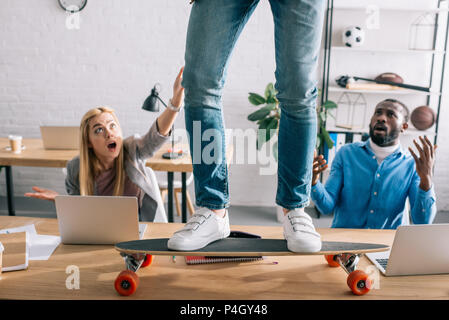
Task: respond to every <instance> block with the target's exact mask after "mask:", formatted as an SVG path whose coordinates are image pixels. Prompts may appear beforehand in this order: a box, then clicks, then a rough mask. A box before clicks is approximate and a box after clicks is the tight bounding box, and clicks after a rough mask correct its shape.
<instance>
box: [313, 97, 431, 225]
mask: <svg viewBox="0 0 449 320" xmlns="http://www.w3.org/2000/svg"><path fill="white" fill-rule="evenodd" d="M408 115H409V111H408V109H407V107H406V106H405V105H404V104H402V103H401V102H399V101H398V100H395V99H386V100H383V101H381V102H380V103H379V104H378V105H377V106H376V108H375V111H374V114H373V116H372V118H371V122H370V139H369V140H367V141H365V142H355V143H351V144H347V145H344V146H343V147H342V148H341V149H340V150H339V151H338V152H337V154H336V155H335V159H334V160H333V162H332V167H331V172H330V175H329V178H328V180H327V182H326V185H325V186H323V185H322V184H321V183H320V182H319V174H320V173H321V172H322V171H323V170H325V169H326V168H327V165H326V161H325V160H324V159H323V156H321V155H320V156H318V157H315V159H314V166H313V177H312V192H311V197H312V199H313V201H314V202H315V205H316V207H317V208H318V210H319V211H320V212H321V213H323V214H330V213H332V212H334V219H333V222H332V227H334V228H373V229H374V228H375V229H396V228H397V227H398V226H399V225H401V224H403V222H405V221H407V217H406V216H405V215H406V214H408V212H407V210H406V206H405V203H406V199H407V197H408V198H409V201H410V213H411V219H412V222H413V223H415V224H426V223H432V221H433V219H434V218H435V214H436V203H435V192H434V188H433V185H432V170H433V165H434V160H435V150H436V146H434V145H433V144H432V143H431V142H430V141H429V139H428V138H427V137H424V138H423V137H419V140H420V142H421V143H418V142H417V141H416V140H413V142H414V145H415V147H416V149H417V152H416V153H415V152H414V151H413V150H412V149H411V148H409V151H410V153H406V152H405V151H404V150H403V149H402V147H401V145H400V143H399V135H400V133H402V132H404V131H405V130H406V129H407V128H408V124H407V121H408Z"/></svg>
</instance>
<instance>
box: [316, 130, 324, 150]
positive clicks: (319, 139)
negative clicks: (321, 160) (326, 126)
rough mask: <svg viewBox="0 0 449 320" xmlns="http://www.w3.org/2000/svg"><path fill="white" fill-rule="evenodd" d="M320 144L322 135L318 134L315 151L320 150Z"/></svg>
mask: <svg viewBox="0 0 449 320" xmlns="http://www.w3.org/2000/svg"><path fill="white" fill-rule="evenodd" d="M322 143H323V135H322V134H321V133H318V134H317V135H316V149H317V150H320V149H321V145H322Z"/></svg>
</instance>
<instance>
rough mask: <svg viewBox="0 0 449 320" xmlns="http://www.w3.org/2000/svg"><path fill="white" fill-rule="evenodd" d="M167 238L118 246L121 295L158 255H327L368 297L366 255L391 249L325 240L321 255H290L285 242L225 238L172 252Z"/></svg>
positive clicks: (132, 287) (131, 289)
mask: <svg viewBox="0 0 449 320" xmlns="http://www.w3.org/2000/svg"><path fill="white" fill-rule="evenodd" d="M167 242H168V238H162V239H145V240H136V241H127V242H121V243H117V244H116V245H115V249H116V250H117V251H119V252H120V254H121V255H122V257H123V258H124V259H125V264H126V269H127V270H125V271H123V272H121V273H120V274H119V276H118V277H117V279H116V280H115V289H116V290H117V292H118V293H119V294H121V295H131V294H133V293H134V292H135V291H136V289H137V286H138V283H139V278H138V276H137V274H136V272H137V270H138V269H139V268H142V267H147V266H149V265H150V264H151V262H152V261H153V256H155V255H166V256H167V255H168V256H245V257H251V256H293V255H296V256H297V255H324V256H325V258H326V261H327V262H328V264H329V266H331V267H338V266H341V267H342V268H343V269H344V270H345V271H346V272H347V273H348V279H347V284H348V286H349V288H350V289H351V290H352V292H353V293H354V294H356V295H363V294H366V293H367V292H368V291H369V290H370V289H371V286H372V281H371V279H369V277H368V275H367V274H366V273H365V272H363V271H361V270H356V267H357V263H358V261H359V258H360V256H361V255H363V254H364V253H368V252H380V251H386V250H389V249H390V247H389V246H387V245H383V244H375V243H354V242H332V241H324V242H323V243H322V248H321V251H319V252H312V253H310V252H291V251H289V250H288V248H287V242H286V240H281V239H255V238H226V239H223V240H219V241H215V242H213V243H211V244H209V245H208V246H206V247H204V248H202V249H199V250H193V251H173V250H170V249H168V248H167Z"/></svg>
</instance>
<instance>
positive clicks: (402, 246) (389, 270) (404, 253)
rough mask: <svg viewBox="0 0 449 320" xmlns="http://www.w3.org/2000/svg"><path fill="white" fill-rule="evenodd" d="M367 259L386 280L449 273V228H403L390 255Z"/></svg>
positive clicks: (447, 225)
mask: <svg viewBox="0 0 449 320" xmlns="http://www.w3.org/2000/svg"><path fill="white" fill-rule="evenodd" d="M366 256H367V257H368V258H369V259H370V260H371V262H373V263H374V265H376V267H377V268H378V269H379V270H380V271H381V272H382V273H383V274H384V275H385V276H403V275H420V274H442V273H449V224H431V225H409V226H400V227H398V229H397V231H396V235H395V238H394V241H393V246H392V247H391V250H390V251H385V252H376V253H367V254H366Z"/></svg>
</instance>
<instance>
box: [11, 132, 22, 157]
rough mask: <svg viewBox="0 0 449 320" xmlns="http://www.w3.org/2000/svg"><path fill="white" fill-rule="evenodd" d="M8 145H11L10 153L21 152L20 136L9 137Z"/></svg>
mask: <svg viewBox="0 0 449 320" xmlns="http://www.w3.org/2000/svg"><path fill="white" fill-rule="evenodd" d="M9 144H10V145H11V151H12V152H13V153H21V152H22V137H21V136H13V135H10V136H9Z"/></svg>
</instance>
